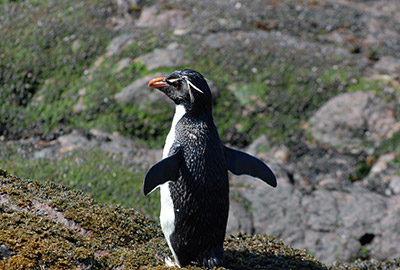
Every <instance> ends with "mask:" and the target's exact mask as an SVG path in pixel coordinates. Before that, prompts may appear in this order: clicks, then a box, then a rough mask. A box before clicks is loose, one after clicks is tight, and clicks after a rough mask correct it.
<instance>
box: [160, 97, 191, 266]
mask: <svg viewBox="0 0 400 270" xmlns="http://www.w3.org/2000/svg"><path fill="white" fill-rule="evenodd" d="M185 113H186V111H185V108H184V107H183V105H177V106H176V107H175V115H174V119H173V120H172V125H171V130H170V131H169V133H168V136H167V139H166V141H165V146H164V149H163V158H166V157H168V154H169V151H170V149H171V147H172V144H173V143H174V141H175V127H176V124H177V123H178V121H179V120H180V119H181V118H182V116H183V115H184V114H185ZM160 196H161V212H160V223H161V229H162V231H163V233H164V236H165V238H166V240H167V243H168V246H169V248H170V250H171V251H172V254H173V255H174V257H175V260H176V261H177V258H176V255H175V252H174V250H173V249H172V246H171V241H170V237H171V234H172V233H173V232H174V230H175V211H174V203H173V201H172V197H171V192H170V190H169V181H168V182H166V183H165V184H163V185H161V186H160Z"/></svg>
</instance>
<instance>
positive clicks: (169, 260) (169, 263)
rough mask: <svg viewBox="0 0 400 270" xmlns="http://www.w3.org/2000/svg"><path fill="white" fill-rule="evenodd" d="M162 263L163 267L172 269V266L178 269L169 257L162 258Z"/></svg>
mask: <svg viewBox="0 0 400 270" xmlns="http://www.w3.org/2000/svg"><path fill="white" fill-rule="evenodd" d="M164 263H165V265H166V266H168V267H172V266H174V267H179V265H178V264H177V263H176V262H174V260H172V259H171V258H170V257H168V256H166V257H165V258H164Z"/></svg>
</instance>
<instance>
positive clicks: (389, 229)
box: [233, 177, 400, 263]
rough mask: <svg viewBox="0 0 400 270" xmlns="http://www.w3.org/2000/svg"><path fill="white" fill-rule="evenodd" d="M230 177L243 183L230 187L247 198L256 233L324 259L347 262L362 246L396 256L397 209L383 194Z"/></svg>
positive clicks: (376, 254)
mask: <svg viewBox="0 0 400 270" xmlns="http://www.w3.org/2000/svg"><path fill="white" fill-rule="evenodd" d="M233 181H234V182H236V183H241V185H245V187H246V188H241V189H240V190H235V191H236V192H239V193H240V194H241V195H242V196H243V197H244V198H245V199H246V200H248V201H249V202H250V208H251V209H252V215H253V217H252V219H253V222H254V231H255V233H261V234H262V233H268V234H271V235H273V236H276V237H279V238H282V239H285V241H286V242H288V243H290V244H291V245H293V246H296V247H297V248H304V249H307V250H308V251H309V252H311V253H312V254H314V255H315V256H316V257H317V258H319V259H320V260H322V261H323V262H325V263H332V262H334V261H335V260H337V259H339V260H344V261H348V260H349V259H350V258H352V257H355V256H357V255H359V254H360V251H361V248H364V249H367V250H368V251H369V252H370V254H371V255H373V257H379V258H395V257H396V256H399V253H400V250H399V249H398V248H397V249H396V248H395V246H396V245H397V243H398V239H399V237H400V230H398V229H399V228H396V226H398V225H395V224H397V223H396V220H398V218H399V217H398V215H400V212H399V211H398V206H397V205H395V204H394V203H389V204H388V203H387V201H386V198H385V197H384V196H382V195H379V194H376V193H373V192H370V191H368V190H366V189H365V188H358V187H352V188H350V189H348V190H336V191H330V190H325V189H318V190H315V191H312V192H311V193H309V192H306V191H301V190H300V189H298V188H296V187H295V186H293V185H292V184H291V183H290V182H289V181H287V180H285V179H284V178H278V187H277V188H276V189H272V188H269V187H267V186H266V185H265V184H264V183H261V182H259V181H254V180H253V179H250V178H247V177H234V179H233ZM398 197H399V196H395V197H393V199H392V200H393V201H394V200H398ZM394 198H396V199H394ZM390 233H391V234H392V235H391V236H389V234H390Z"/></svg>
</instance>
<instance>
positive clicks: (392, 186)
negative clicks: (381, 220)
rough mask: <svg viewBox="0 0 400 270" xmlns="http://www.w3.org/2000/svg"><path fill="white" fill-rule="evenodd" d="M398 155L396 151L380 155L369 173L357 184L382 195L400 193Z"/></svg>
mask: <svg viewBox="0 0 400 270" xmlns="http://www.w3.org/2000/svg"><path fill="white" fill-rule="evenodd" d="M396 157H397V155H396V154H395V153H388V154H384V155H382V156H380V157H379V158H378V160H377V161H376V162H375V163H374V165H373V166H372V167H371V169H370V171H369V173H368V175H367V176H366V177H365V178H364V179H362V181H359V182H357V183H356V184H357V185H362V186H364V187H366V188H367V189H369V190H371V191H373V192H378V193H380V194H382V195H387V196H390V195H392V194H398V192H399V191H398V187H397V186H398V184H397V180H396V179H397V178H396V176H395V175H396V169H397V168H398V165H397V164H396ZM392 182H393V183H392Z"/></svg>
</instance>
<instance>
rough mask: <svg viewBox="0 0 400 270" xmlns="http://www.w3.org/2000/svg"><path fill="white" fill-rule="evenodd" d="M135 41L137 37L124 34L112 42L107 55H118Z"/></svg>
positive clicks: (107, 49)
mask: <svg viewBox="0 0 400 270" xmlns="http://www.w3.org/2000/svg"><path fill="white" fill-rule="evenodd" d="M134 41H135V35H133V34H122V35H120V36H117V37H115V38H114V39H113V40H111V42H110V44H109V45H108V47H107V48H106V54H107V55H108V56H111V55H115V54H118V53H119V52H121V50H122V49H123V48H124V47H126V46H128V45H130V44H132V43H133V42H134Z"/></svg>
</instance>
